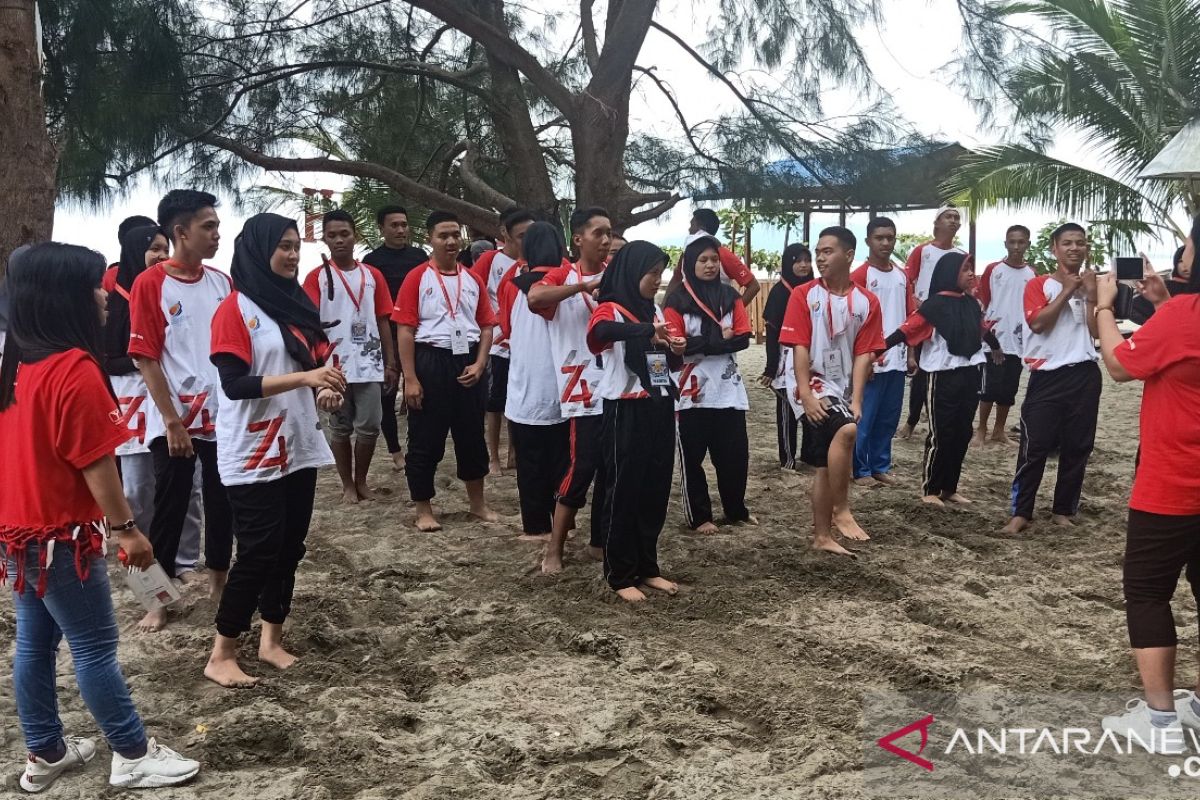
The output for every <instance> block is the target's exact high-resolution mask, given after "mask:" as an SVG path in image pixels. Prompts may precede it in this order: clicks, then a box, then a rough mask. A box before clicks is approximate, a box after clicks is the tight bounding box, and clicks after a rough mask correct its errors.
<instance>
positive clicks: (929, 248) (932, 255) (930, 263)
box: [904, 241, 967, 301]
mask: <svg viewBox="0 0 1200 800" xmlns="http://www.w3.org/2000/svg"><path fill="white" fill-rule="evenodd" d="M965 252H967V251H966V250H963V249H962V248H961V247H951V248H950V249H949V250H943V249H942V248H940V247H938V246H937V245H936V244H934V243H933V242H932V241H930V242H926V243H925V244H919V245H917V246H916V247H915V248H913V251H912V252H911V253H909V254H908V262H907V263H906V264H905V265H904V271H905V272H907V273H908V279H909V280H910V281H912V284H913V291H914V292H915V293H916V295H917V300H920V301H924V300H925V299H926V298H928V297H929V282H930V281H931V280H933V268H934V267H936V266H937V263H938V261H940V260H941V258H942V256H944V255H946V253H965Z"/></svg>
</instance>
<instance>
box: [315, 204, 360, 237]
mask: <svg viewBox="0 0 1200 800" xmlns="http://www.w3.org/2000/svg"><path fill="white" fill-rule="evenodd" d="M331 222H345V223H346V224H347V225H349V226H350V230H352V231H354V232H355V233H358V223H356V222H355V221H354V217H353V216H351V215H350V212H349V211H343V210H342V209H340V208H335V209H333V210H332V211H326V212H325V216H323V217H321V230H324V229H325V227H326V226H327V225H329V223H331Z"/></svg>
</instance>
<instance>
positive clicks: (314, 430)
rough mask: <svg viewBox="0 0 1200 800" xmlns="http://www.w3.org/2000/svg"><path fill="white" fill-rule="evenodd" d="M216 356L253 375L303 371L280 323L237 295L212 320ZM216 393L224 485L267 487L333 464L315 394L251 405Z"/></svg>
mask: <svg viewBox="0 0 1200 800" xmlns="http://www.w3.org/2000/svg"><path fill="white" fill-rule="evenodd" d="M212 353H213V355H216V354H217V353H228V354H229V355H232V356H237V357H238V358H240V359H241V360H242V361H245V362H246V363H247V364H249V365H250V374H251V375H263V376H269V375H290V374H291V373H293V372H300V371H302V370H303V367H301V366H300V363H299V362H298V361H296V359H294V358H292V356H291V355H289V354H288V352H287V348H286V347H285V346H284V343H283V332H282V331H281V330H280V328H279V323H277V322H276V321H275V320H273V319H271V318H270V317H269V316H267V314H266V312H265V311H263V310H262V309H261V308H260V307H259V306H258V304H256V303H255V302H254V301H253V300H251V299H250V298H249V297H246V295H244V294H239V293H237V292H234V293H233V294H231V295H229V297H227V298H225V302H223V303H221V307H220V308H218V309H217V313H216V316H214V317H213V324H212ZM217 393H218V400H219V402H220V409H221V413H220V415H219V416H218V418H217V465H218V467H219V469H220V472H221V483H223V484H225V485H226V486H243V485H245V484H248V483H266V482H268V481H274V480H278V479H280V478H282V477H284V476H285V475H288V474H289V473H292V472H295V471H297V470H301V469H314V468H316V467H324V466H328V465H330V464H332V463H333V452H332V451H331V450H330V449H329V444H328V443H327V442H326V441H325V436H324V434H322V433H321V421H320V419H319V418H318V416H317V401H316V398H315V395H314V394H313V390H312V389H309V388H307V387H301V388H299V389H292V390H291V391H287V392H283V393H282V394H277V395H273V396H271V397H254V398H250V399H248V400H230V399H229V397H227V396H226V394H225V391H224V390H223V389H218V390H217Z"/></svg>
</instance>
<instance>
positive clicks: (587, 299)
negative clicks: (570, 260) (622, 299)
mask: <svg viewBox="0 0 1200 800" xmlns="http://www.w3.org/2000/svg"><path fill="white" fill-rule="evenodd" d="M571 268H572V269H574V270H575V277H576V278H578V279H579V282H580V283H587V281H585V280H584V279H583V270H582V269H580V268H579V265H578V264H572V265H571ZM597 274H599V275H603V274H604V272H603V270H601V271H600V272H599V273H597ZM592 277H593V278H594V277H596V276H595V275H593V276H592ZM579 294H580V295H582V296H583V302H584V304H585V305H586V306H587V307H588V311H595V310H596V302H595V301H594V300H592V297H591V295H592V293H591V292H580V293H579ZM613 305H616V303H613ZM617 308H621V307H620V306H617ZM621 311H622V313H624V311H625V309H623V308H621Z"/></svg>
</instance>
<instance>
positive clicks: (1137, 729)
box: [1100, 700, 1185, 756]
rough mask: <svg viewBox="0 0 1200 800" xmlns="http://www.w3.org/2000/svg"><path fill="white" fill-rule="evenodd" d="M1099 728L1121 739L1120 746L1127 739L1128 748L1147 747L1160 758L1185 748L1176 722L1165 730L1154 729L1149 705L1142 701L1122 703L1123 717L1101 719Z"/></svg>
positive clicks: (1180, 726) (1180, 730) (1179, 727)
mask: <svg viewBox="0 0 1200 800" xmlns="http://www.w3.org/2000/svg"><path fill="white" fill-rule="evenodd" d="M1100 725H1101V727H1103V728H1104V729H1105V730H1109V731H1112V732H1113V733H1115V734H1117V735H1118V736H1119V737H1121V739H1122V740H1123V741H1122V744H1125V741H1124V740H1128V742H1129V745H1130V747H1131V749H1132V748H1138V749H1141V748H1143V747H1148V748H1149V749H1150V750H1149V751H1150V752H1151V753H1156V754H1158V755H1161V756H1177V755H1180V754H1181V753H1183V752H1184V749H1185V744H1184V742H1185V739H1184V735H1183V726H1182V725H1180V724H1179V720H1178V719H1176V720H1175V722H1173V723H1171V724H1170V725H1168V726H1166V727H1165V728H1156V727H1154V725H1153V724H1152V723H1151V722H1150V706H1148V705H1146V701H1145V700H1130V701H1129V702H1128V703H1126V704H1125V713H1124V714H1114V715H1112V716H1109V717H1105V718H1104V719H1102V720H1100Z"/></svg>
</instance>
